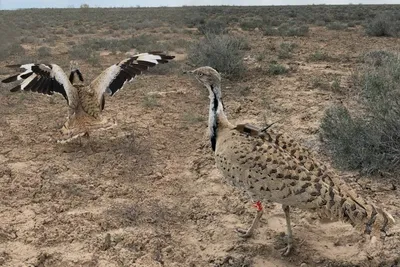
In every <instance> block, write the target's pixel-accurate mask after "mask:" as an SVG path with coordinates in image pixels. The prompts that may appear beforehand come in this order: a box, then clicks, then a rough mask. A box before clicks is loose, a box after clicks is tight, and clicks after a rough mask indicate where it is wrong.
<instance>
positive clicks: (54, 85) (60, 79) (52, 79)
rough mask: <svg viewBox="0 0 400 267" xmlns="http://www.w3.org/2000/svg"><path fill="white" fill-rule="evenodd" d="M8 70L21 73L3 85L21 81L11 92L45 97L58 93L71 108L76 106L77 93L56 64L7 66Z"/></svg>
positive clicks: (11, 77) (9, 78)
mask: <svg viewBox="0 0 400 267" xmlns="http://www.w3.org/2000/svg"><path fill="white" fill-rule="evenodd" d="M7 67H10V68H20V69H21V70H22V71H21V72H20V73H18V74H15V75H13V76H10V77H8V78H6V79H4V80H2V82H3V83H11V82H15V81H22V82H20V83H19V84H18V85H17V86H15V87H14V88H12V89H11V90H10V91H11V92H17V91H20V90H21V91H31V92H38V93H42V94H46V95H53V94H54V93H59V94H61V95H63V96H64V98H65V99H66V100H67V103H68V105H69V106H71V107H75V106H76V101H77V100H78V99H77V91H76V88H75V87H73V85H72V84H71V83H70V81H69V79H68V77H67V75H66V74H65V73H64V71H63V70H62V69H61V68H60V67H59V66H58V65H56V64H50V65H47V64H24V65H9V66H7Z"/></svg>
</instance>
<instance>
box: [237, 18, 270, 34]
mask: <svg viewBox="0 0 400 267" xmlns="http://www.w3.org/2000/svg"><path fill="white" fill-rule="evenodd" d="M263 24H264V21H263V20H262V19H261V18H258V17H247V18H243V19H241V20H240V28H242V30H245V31H250V30H254V29H255V28H261V26H262V25H263Z"/></svg>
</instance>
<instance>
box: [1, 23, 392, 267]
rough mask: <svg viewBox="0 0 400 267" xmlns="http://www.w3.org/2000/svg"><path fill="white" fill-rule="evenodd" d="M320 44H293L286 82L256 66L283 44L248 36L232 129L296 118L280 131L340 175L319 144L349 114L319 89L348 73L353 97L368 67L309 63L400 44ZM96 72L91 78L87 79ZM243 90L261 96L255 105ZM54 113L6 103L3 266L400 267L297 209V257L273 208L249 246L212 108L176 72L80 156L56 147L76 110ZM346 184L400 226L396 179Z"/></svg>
mask: <svg viewBox="0 0 400 267" xmlns="http://www.w3.org/2000/svg"><path fill="white" fill-rule="evenodd" d="M317 30H318V29H313V30H312V32H311V36H310V37H309V38H298V39H293V40H292V41H295V42H296V43H298V44H299V50H298V52H297V54H296V56H295V57H296V60H294V61H295V62H294V65H295V66H296V67H295V68H294V69H292V71H291V73H290V74H288V75H286V76H281V77H270V76H266V75H261V74H258V73H257V69H256V66H255V65H257V64H261V63H254V62H252V61H251V60H252V58H251V54H252V53H255V52H254V51H257V49H258V50H260V51H262V49H263V47H264V46H265V45H266V44H276V45H278V44H279V43H280V42H282V41H283V40H282V38H266V37H263V38H260V37H259V36H255V35H254V36H253V35H250V36H249V38H250V40H252V43H254V44H255V45H254V46H255V47H254V50H252V51H251V52H249V53H250V55H249V57H248V60H247V63H248V65H249V68H250V71H249V75H248V77H247V78H246V80H245V81H238V82H235V83H228V82H227V81H225V82H224V86H223V90H224V91H223V93H224V100H225V103H226V109H227V112H228V116H229V118H230V119H231V121H232V122H234V123H235V122H244V121H247V122H251V123H254V124H257V125H261V124H263V123H264V121H263V118H264V117H265V116H267V117H268V119H267V120H268V121H269V122H272V121H274V120H276V119H281V118H283V117H284V116H289V117H288V118H287V119H286V120H285V121H282V122H280V123H278V124H277V125H276V126H274V127H277V128H279V129H281V130H284V131H287V132H288V133H289V134H291V135H293V136H294V137H296V139H297V140H299V141H300V142H302V143H303V144H305V145H306V146H308V147H310V148H311V149H312V150H314V151H316V152H317V153H319V156H320V157H322V158H323V159H324V160H325V161H328V160H329V159H328V158H327V157H326V156H324V153H322V152H323V151H321V149H320V142H319V140H318V133H317V130H318V123H319V119H320V118H321V116H322V114H323V110H324V108H326V107H327V106H329V105H330V104H332V103H333V102H335V101H338V100H341V101H343V102H344V103H345V104H350V100H348V101H347V99H346V98H345V97H344V94H340V93H335V92H332V91H329V90H322V89H314V88H311V87H310V80H311V78H312V77H314V76H324V75H325V76H329V75H333V74H335V73H340V74H341V75H342V79H341V80H342V86H343V87H346V86H347V83H346V81H347V78H349V76H350V75H351V69H352V68H353V67H355V66H356V56H355V55H356V54H355V55H354V57H350V59H349V61H347V62H345V63H343V62H342V61H340V60H337V61H333V62H329V63H326V62H322V63H311V62H307V61H306V60H305V58H306V56H307V55H308V54H309V53H311V52H313V51H314V50H315V48H316V47H324V49H327V50H328V51H330V53H331V54H332V55H333V56H336V57H337V58H340V54H341V53H342V52H343V51H350V52H349V53H356V51H355V50H360V47H358V46H357V45H356V44H354V40H360V44H362V45H363V46H362V49H361V50H364V51H367V50H372V49H374V48H377V47H380V46H382V45H384V46H385V47H388V48H396V46H397V44H396V42H395V41H393V40H389V41H388V40H384V39H378V38H377V39H373V38H371V39H368V40H366V39H365V38H364V37H362V34H361V33H359V32H357V31H350V32H344V33H342V32H341V34H340V39H339V40H338V36H335V34H332V32H327V31H326V30H323V29H320V30H318V32H317ZM363 38H364V39H363ZM371 40H372V41H371ZM352 49H353V50H352ZM335 53H336V54H335ZM109 57H112V55H110V56H109ZM110 60H111V59H110ZM114 61H115V60H114ZM287 64H291V62H287ZM106 65H107V64H106ZM327 66H329V67H327ZM252 68H253V70H252ZM88 69H89V68H88V67H86V68H85V66H83V67H82V72H83V73H86V72H87V71H88ZM240 88H250V89H249V90H248V91H245V94H244V93H243V90H240ZM165 92H168V93H165ZM52 101H53V102H52V103H50V101H49V99H48V98H47V97H43V96H41V95H36V94H11V93H9V92H8V90H6V89H5V88H4V86H3V87H2V88H1V91H0V103H1V116H0V143H1V147H0V195H1V198H0V218H1V220H0V266H41V267H48V266H55V267H58V266H60V267H61V266H62V267H68V266H85V267H89V266H90V267H91V266H104V267H105V266H107V267H113V266H143V267H153V266H166V267H178V266H179V267H180V266H191V267H195V266H212V267H222V266H223V267H228V266H230V267H239V266H241V267H250V266H251V267H261V266H267V267H268V266H277V267H285V266H286V267H292V266H338V267H339V266H396V264H398V260H399V257H400V256H399V254H400V249H399V246H400V235H399V233H398V232H394V233H393V234H392V235H391V236H389V237H387V238H386V240H385V242H382V241H381V240H379V239H372V240H370V238H368V237H365V236H363V235H361V234H359V233H358V232H356V231H355V230H353V229H352V228H351V227H350V226H348V225H346V224H343V223H340V222H328V221H320V220H319V219H318V218H317V216H316V215H314V214H312V213H309V212H305V211H301V210H297V209H292V210H293V212H292V222H293V231H294V237H295V251H294V252H293V254H292V255H291V256H289V257H286V258H284V257H281V256H280V253H279V251H278V249H279V248H282V247H283V246H284V238H283V233H284V231H285V219H284V214H283V211H282V210H281V207H280V205H277V204H274V203H266V204H265V214H264V216H263V218H262V220H261V224H260V227H259V228H258V230H257V231H256V234H255V236H254V237H253V238H251V239H249V240H244V239H241V238H239V237H238V236H237V235H236V233H235V232H234V229H235V228H236V227H247V226H249V225H250V223H251V220H252V218H253V215H254V212H255V210H254V209H253V208H252V205H251V203H250V202H249V201H248V199H247V198H246V197H245V195H243V194H242V193H241V192H238V191H236V190H234V189H233V188H232V187H231V186H229V185H227V184H225V183H224V180H223V179H222V177H221V176H220V174H219V173H218V171H217V170H216V168H215V166H214V161H213V156H212V153H211V149H210V147H209V144H208V140H207V137H206V128H207V115H208V98H207V94H206V92H205V90H204V88H202V87H201V86H200V85H198V83H197V82H195V81H193V80H191V79H189V78H187V77H184V76H182V75H180V74H179V73H178V71H177V72H176V73H173V74H172V73H171V74H168V75H152V74H147V75H143V76H140V77H139V78H138V79H137V80H136V82H134V83H133V84H131V85H129V86H127V87H126V88H124V90H122V91H121V92H119V93H118V94H117V95H116V96H115V97H114V98H108V99H107V101H108V102H107V103H106V109H105V114H104V115H105V116H107V117H114V118H115V119H116V120H117V122H118V125H117V126H116V127H115V128H113V129H110V130H107V131H104V132H99V133H95V134H93V135H92V136H91V137H90V139H89V140H86V139H83V140H82V143H81V144H80V143H79V142H78V141H76V142H72V143H69V144H65V145H61V144H56V143H54V139H56V138H57V130H58V128H60V127H61V125H62V123H63V122H64V119H65V115H66V105H65V103H64V100H63V99H62V97H59V96H56V97H54V98H53V100H52ZM305 107H308V108H309V109H307V110H304V108H305ZM346 177H348V178H344V179H347V181H348V182H349V183H350V184H351V185H352V186H354V188H355V189H356V190H357V191H358V192H360V193H361V194H362V195H363V196H369V197H372V198H373V199H375V200H376V201H378V202H379V203H381V205H383V206H385V207H386V208H387V210H388V211H389V212H391V213H392V214H393V216H394V217H395V218H396V219H397V220H398V221H399V220H400V219H399V215H400V214H399V207H400V204H399V200H398V199H399V195H400V194H399V189H398V188H399V184H398V182H397V184H394V185H395V186H394V187H393V186H392V187H391V186H390V184H391V183H396V182H393V181H390V180H389V179H381V180H376V179H372V178H368V177H357V178H359V179H357V182H356V179H355V177H351V176H346ZM378 181H380V182H379V183H378ZM382 181H383V182H382ZM396 188H397V189H396Z"/></svg>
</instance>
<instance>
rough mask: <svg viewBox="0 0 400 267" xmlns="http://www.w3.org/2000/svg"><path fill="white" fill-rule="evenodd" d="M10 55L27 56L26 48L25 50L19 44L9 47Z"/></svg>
mask: <svg viewBox="0 0 400 267" xmlns="http://www.w3.org/2000/svg"><path fill="white" fill-rule="evenodd" d="M8 54H9V55H10V56H22V55H25V48H23V47H22V46H21V45H19V44H15V45H10V46H9V47H8Z"/></svg>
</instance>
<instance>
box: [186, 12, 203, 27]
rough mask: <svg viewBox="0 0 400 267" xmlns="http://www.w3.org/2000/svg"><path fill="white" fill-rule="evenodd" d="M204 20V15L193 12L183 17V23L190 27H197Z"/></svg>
mask: <svg viewBox="0 0 400 267" xmlns="http://www.w3.org/2000/svg"><path fill="white" fill-rule="evenodd" d="M205 22H206V20H205V17H204V15H201V14H193V15H191V16H187V17H186V18H185V24H186V25H187V26H188V27H190V28H192V27H198V26H199V25H201V24H204V23H205Z"/></svg>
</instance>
